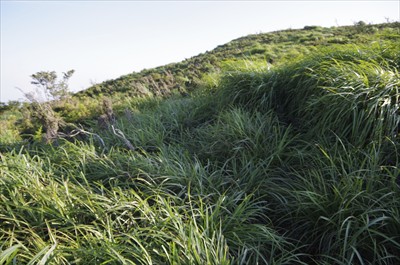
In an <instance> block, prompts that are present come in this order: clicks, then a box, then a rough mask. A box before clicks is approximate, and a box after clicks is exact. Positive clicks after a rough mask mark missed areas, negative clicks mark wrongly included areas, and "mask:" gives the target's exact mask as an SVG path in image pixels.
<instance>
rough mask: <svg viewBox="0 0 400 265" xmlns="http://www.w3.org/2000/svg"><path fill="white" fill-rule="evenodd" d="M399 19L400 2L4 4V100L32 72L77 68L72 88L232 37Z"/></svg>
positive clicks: (168, 60)
mask: <svg viewBox="0 0 400 265" xmlns="http://www.w3.org/2000/svg"><path fill="white" fill-rule="evenodd" d="M386 18H389V19H390V20H391V21H399V20H400V7H399V1H397V0H394V1H299V0H298V1H72V0H69V1H32V0H31V1H11V0H9V1H7V0H1V65H0V66H1V76H0V79H1V93H0V101H1V102H7V101H9V100H18V99H22V98H23V96H22V94H21V93H20V92H19V91H18V90H17V89H16V88H15V87H19V88H21V89H23V90H25V91H29V90H32V89H33V87H32V85H31V84H30V81H31V78H30V75H31V74H33V73H36V72H38V71H53V70H54V71H56V72H57V73H59V74H61V72H65V71H67V70H69V69H75V71H76V72H75V74H74V76H73V77H72V78H71V80H70V88H71V90H72V91H78V90H82V89H85V88H87V87H89V86H90V84H91V82H97V83H99V82H102V81H105V80H107V79H112V78H117V77H119V76H121V75H124V74H128V73H131V72H133V71H140V70H142V69H144V68H152V67H156V66H160V65H164V64H168V63H172V62H179V61H181V60H184V59H185V58H189V57H192V56H194V55H197V54H199V53H203V52H205V51H207V50H212V49H214V48H215V47H216V46H218V45H221V44H224V43H226V42H228V41H231V40H233V39H236V38H239V37H242V36H245V35H248V34H254V33H260V32H270V31H275V30H280V29H287V28H302V27H304V26H306V25H320V26H328V27H329V26H338V25H339V26H342V25H352V24H353V23H354V22H357V21H360V20H363V21H365V22H367V23H382V22H385V21H386Z"/></svg>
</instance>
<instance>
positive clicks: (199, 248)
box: [0, 41, 400, 264]
mask: <svg viewBox="0 0 400 265" xmlns="http://www.w3.org/2000/svg"><path fill="white" fill-rule="evenodd" d="M399 51H400V45H399V42H398V41H397V42H396V41H393V42H390V43H385V44H378V43H376V44H375V45H372V46H369V47H355V46H343V47H342V48H329V49H326V50H324V51H321V52H318V53H313V55H312V56H308V57H306V58H303V59H301V60H299V61H296V62H292V63H291V64H286V65H283V66H279V67H277V68H272V69H264V68H260V67H251V64H249V65H248V67H247V68H246V67H244V68H243V67H242V68H239V67H238V68H237V69H235V70H233V71H229V72H226V73H224V74H221V75H220V76H219V77H218V78H217V79H216V80H213V82H210V85H209V86H208V87H207V86H205V87H204V88H203V90H201V91H199V92H197V93H196V94H195V95H193V96H192V97H184V98H182V97H175V98H169V99H167V100H160V99H157V98H144V99H143V98H142V99H140V98H136V99H134V100H131V102H130V104H129V105H128V106H127V108H126V109H125V111H124V112H121V113H120V115H118V117H117V122H116V124H115V127H116V128H118V129H119V130H121V132H123V136H124V137H125V139H126V140H128V141H129V142H130V143H131V144H132V145H133V146H134V147H135V150H134V151H132V150H128V149H127V147H126V145H125V142H124V141H123V140H122V139H121V138H120V137H117V136H116V135H115V134H113V133H112V130H111V129H109V130H108V129H106V130H100V128H98V129H95V128H92V129H93V130H94V131H95V132H96V133H97V134H98V135H99V136H100V138H101V139H102V141H104V145H103V144H102V142H101V141H100V140H99V139H100V138H99V137H93V138H90V137H87V138H86V139H82V140H76V141H66V140H64V141H60V142H59V145H58V146H51V145H43V144H39V143H31V144H30V145H26V146H24V147H20V148H14V149H12V150H9V151H3V153H1V156H0V159H1V160H0V251H1V252H0V253H1V254H0V264H399V263H400V258H399V257H400V166H399V164H400V156H399V155H400V153H399V150H400V139H399V138H400V134H399V133H400V128H399V126H400V110H399V104H400V92H399V90H400V75H399V72H398V71H399V69H400V53H399Z"/></svg>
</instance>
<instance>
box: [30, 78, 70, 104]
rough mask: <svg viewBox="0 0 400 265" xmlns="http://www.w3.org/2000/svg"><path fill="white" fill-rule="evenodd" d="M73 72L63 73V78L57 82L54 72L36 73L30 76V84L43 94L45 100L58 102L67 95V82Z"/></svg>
mask: <svg viewBox="0 0 400 265" xmlns="http://www.w3.org/2000/svg"><path fill="white" fill-rule="evenodd" d="M74 72H75V70H69V71H68V72H66V73H63V75H64V76H63V78H62V80H60V81H57V74H56V72H54V71H52V72H37V73H36V74H33V75H31V77H32V78H33V81H32V82H31V84H34V85H36V87H37V88H38V89H39V90H41V91H43V92H44V95H45V100H46V101H48V100H59V99H64V98H66V97H67V96H68V95H69V91H68V81H69V79H70V78H71V76H72V75H73V74H74Z"/></svg>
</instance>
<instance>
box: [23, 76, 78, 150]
mask: <svg viewBox="0 0 400 265" xmlns="http://www.w3.org/2000/svg"><path fill="white" fill-rule="evenodd" d="M74 72H75V71H74V70H70V71H68V72H67V73H63V74H64V75H63V78H62V80H57V74H56V72H54V71H52V72H37V73H36V74H33V75H31V77H32V78H33V81H32V82H31V84H33V85H36V91H35V92H29V93H26V92H24V91H22V92H23V93H24V95H25V97H26V98H27V99H28V100H29V101H30V102H31V114H32V117H34V118H36V119H37V120H38V121H39V123H40V125H41V126H42V128H44V129H45V131H46V142H47V143H52V142H53V141H54V140H55V139H56V138H57V134H58V130H59V128H60V125H61V124H62V121H63V120H62V118H61V117H59V116H58V115H57V113H56V112H55V111H54V110H53V107H52V103H54V102H57V101H59V100H62V99H65V98H67V97H68V95H69V91H68V81H69V79H70V78H71V76H72V75H73V73H74ZM43 94H44V98H43V97H42V96H43Z"/></svg>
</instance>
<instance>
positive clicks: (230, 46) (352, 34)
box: [78, 22, 400, 97]
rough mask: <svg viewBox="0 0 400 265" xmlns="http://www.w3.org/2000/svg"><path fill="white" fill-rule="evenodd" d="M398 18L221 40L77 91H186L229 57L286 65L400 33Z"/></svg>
mask: <svg viewBox="0 0 400 265" xmlns="http://www.w3.org/2000/svg"><path fill="white" fill-rule="evenodd" d="M399 29H400V23H398V22H395V23H387V24H378V25H366V24H364V23H362V22H359V23H358V24H356V25H355V26H342V27H332V28H323V27H317V26H306V27H304V29H298V30H290V29H289V30H282V31H276V32H270V33H261V34H254V35H249V36H245V37H241V38H238V39H236V40H233V41H231V42H229V43H227V44H224V45H220V46H218V47H217V48H215V49H214V50H212V51H209V52H205V53H203V54H199V55H197V56H194V57H192V58H190V59H187V60H184V61H182V62H179V63H173V64H169V65H165V66H160V67H157V68H154V69H148V70H143V71H141V72H139V73H131V74H128V75H124V76H121V77H119V78H117V79H114V80H109V81H106V82H103V83H101V84H98V85H95V86H92V87H90V88H88V89H87V90H85V91H83V92H81V93H78V94H82V95H90V96H94V97H95V96H97V95H99V94H102V95H115V94H118V93H123V94H125V95H126V96H136V95H143V94H148V93H150V94H153V95H157V96H158V95H162V96H164V95H169V94H171V93H173V92H174V91H176V92H178V93H185V92H188V91H192V90H193V89H195V88H196V87H198V86H199V85H201V83H202V82H201V79H202V77H203V76H204V75H206V74H208V73H212V72H215V71H220V70H221V68H223V67H224V65H226V63H227V62H229V61H232V60H233V61H235V60H241V59H247V60H251V61H255V60H257V61H260V62H263V63H264V64H267V63H269V64H272V65H277V64H284V63H286V62H287V61H290V60H295V59H296V58H298V57H301V56H304V55H307V54H309V53H312V52H313V51H315V50H317V49H319V48H320V47H328V46H332V45H337V44H368V43H370V42H374V41H378V40H379V41H381V42H385V41H386V40H390V39H392V38H398V35H399Z"/></svg>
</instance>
